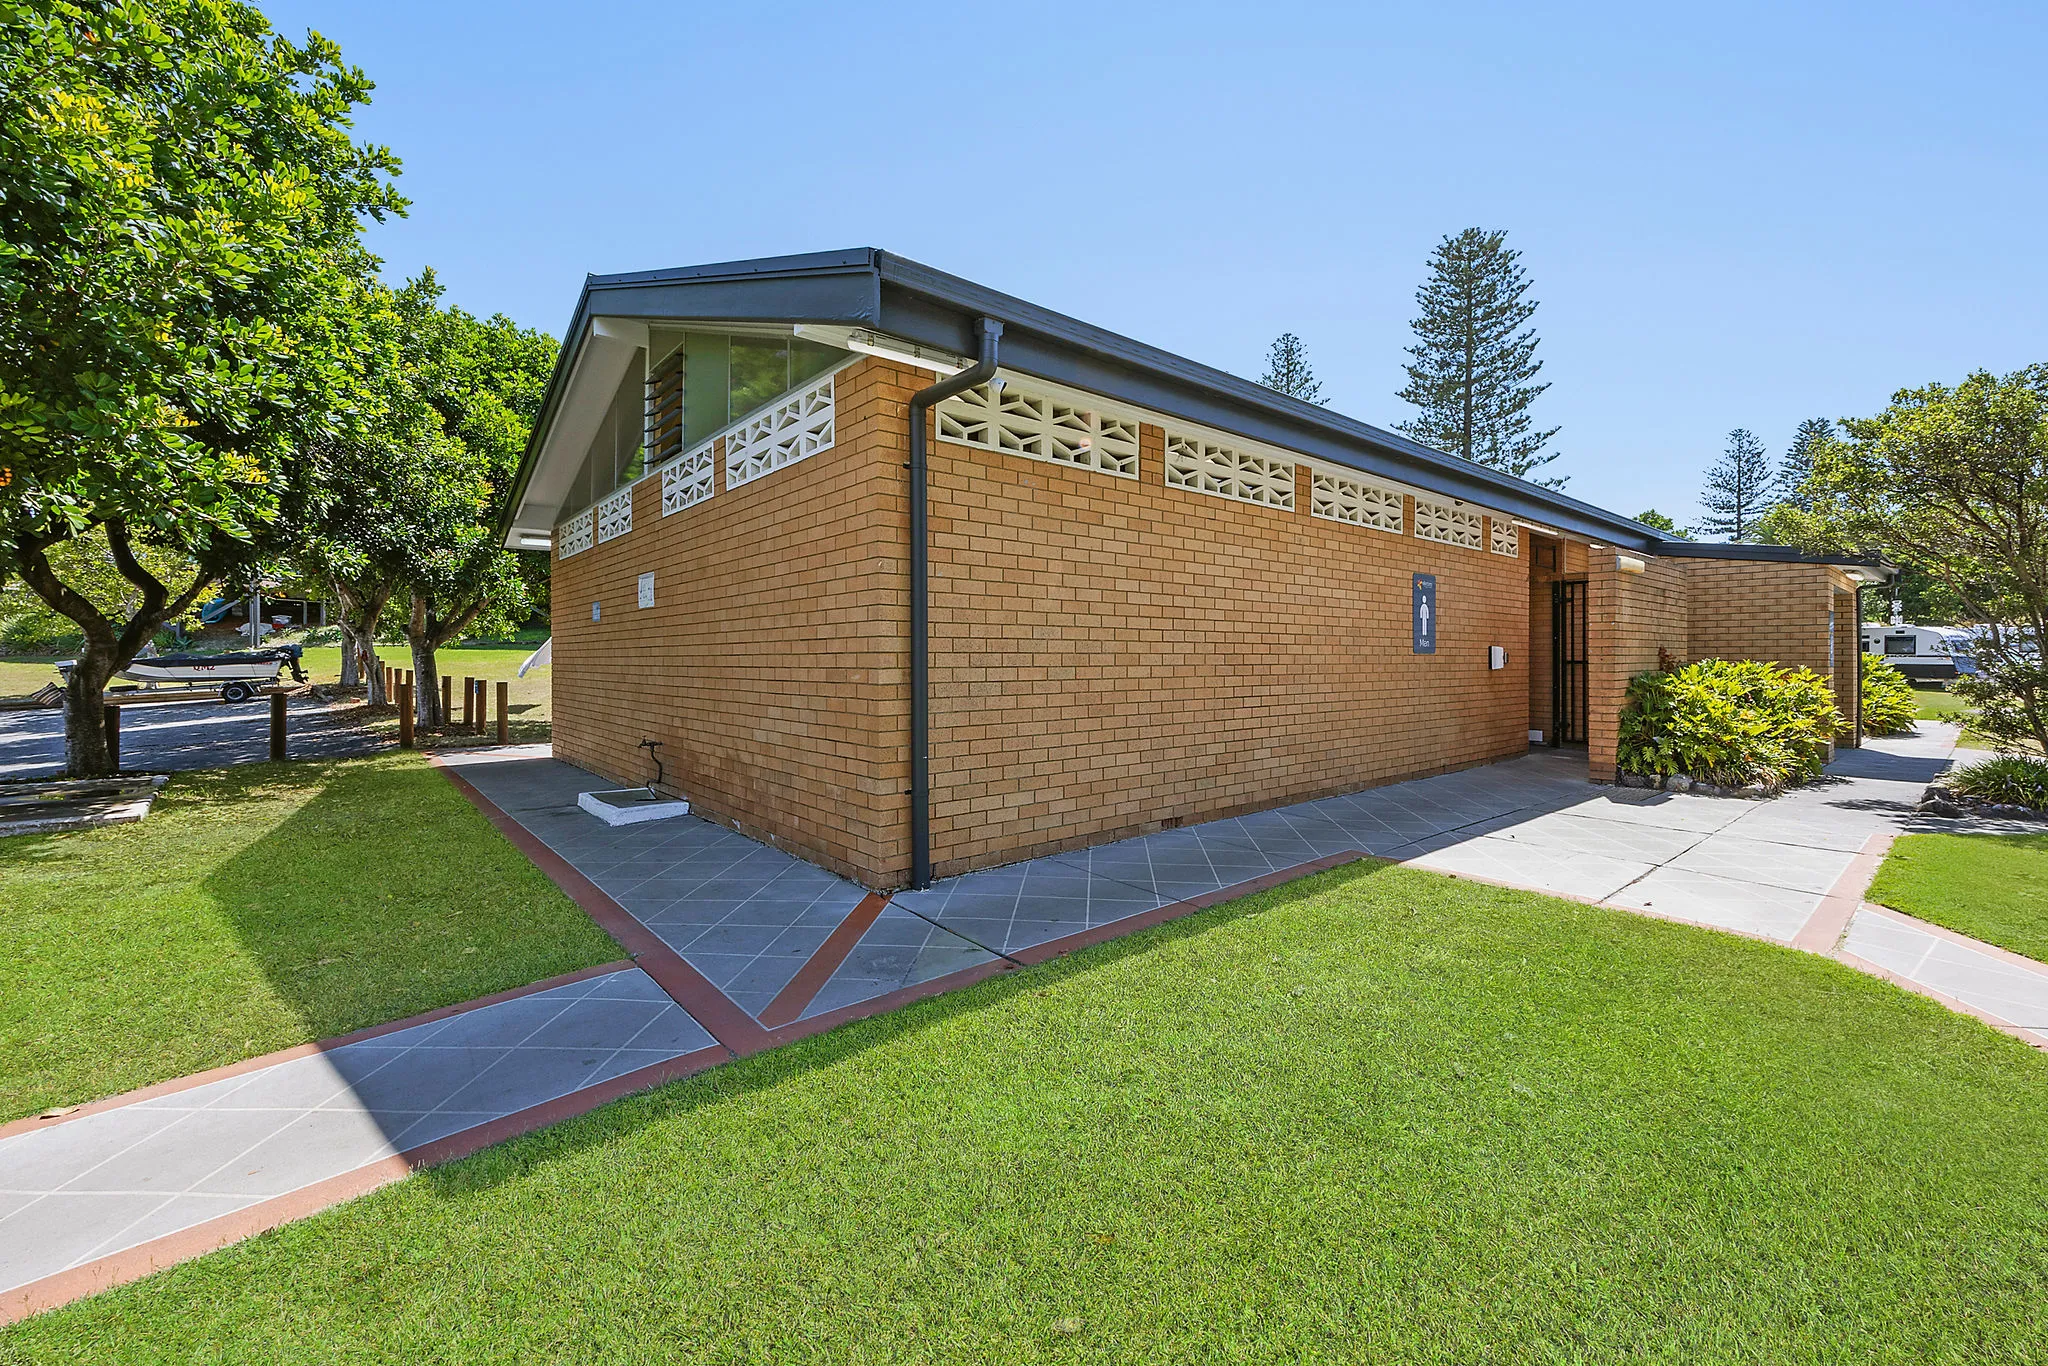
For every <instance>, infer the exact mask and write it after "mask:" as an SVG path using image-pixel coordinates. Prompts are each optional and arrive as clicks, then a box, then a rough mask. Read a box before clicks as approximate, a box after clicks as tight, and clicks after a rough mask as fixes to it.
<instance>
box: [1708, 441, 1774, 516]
mask: <svg viewBox="0 0 2048 1366" xmlns="http://www.w3.org/2000/svg"><path fill="white" fill-rule="evenodd" d="M1771 487H1772V475H1771V461H1770V457H1769V456H1767V455H1765V454H1764V445H1763V442H1761V441H1758V440H1757V439H1756V437H1755V435H1754V434H1752V433H1751V432H1750V431H1749V430H1748V429H1747V428H1743V427H1737V428H1736V429H1735V430H1734V431H1732V432H1730V433H1728V447H1727V449H1726V450H1725V451H1723V452H1722V453H1721V458H1720V459H1719V460H1718V461H1716V462H1715V463H1714V465H1713V467H1712V468H1710V469H1709V470H1708V471H1707V485H1706V488H1705V490H1704V491H1703V492H1702V493H1701V494H1700V506H1701V507H1703V508H1705V509H1706V516H1704V517H1702V518H1701V519H1700V525H1699V529H1700V531H1702V532H1704V533H1705V534H1707V535H1709V536H1726V537H1727V538H1728V539H1729V540H1731V541H1746V540H1750V539H1752V538H1753V537H1754V536H1755V535H1756V530H1757V523H1758V521H1759V520H1760V519H1761V518H1762V517H1763V515H1764V514H1765V513H1766V512H1768V511H1770V509H1771V508H1772V507H1773V506H1774V505H1775V503H1776V499H1775V498H1774V497H1773V496H1772V491H1771Z"/></svg>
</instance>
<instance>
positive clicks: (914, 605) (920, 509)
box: [910, 318, 1003, 890]
mask: <svg viewBox="0 0 2048 1366" xmlns="http://www.w3.org/2000/svg"><path fill="white" fill-rule="evenodd" d="M975 331H976V332H977V333H979V335H980V339H981V359H980V360H978V361H976V362H975V363H974V364H973V365H970V366H969V367H967V369H965V370H962V371H961V372H960V373H959V374H957V375H954V376H952V377H951V378H950V379H942V380H940V381H939V382H938V383H937V384H934V385H931V386H930V387H928V388H924V389H920V390H918V391H917V392H916V393H915V394H912V395H911V397H910V886H911V889H912V890H919V889H922V888H925V887H929V886H931V885H932V756H931V739H932V600H931V590H932V583H931V570H932V545H931V488H930V479H929V477H928V476H929V469H928V466H927V462H926V458H925V445H926V442H927V439H928V438H927V437H926V435H925V414H927V413H929V412H930V411H931V408H932V405H933V404H935V403H937V402H939V401H940V400H942V399H948V398H951V397H952V396H953V395H955V394H957V393H959V392H960V391H961V390H963V389H972V388H973V387H974V386H975V385H977V384H986V383H987V382H988V381H990V380H992V379H994V378H995V374H996V349H997V342H998V340H999V339H1000V338H1001V337H1002V335H1003V325H1002V324H1001V323H999V322H997V321H996V320H995V319H994V318H983V319H981V320H980V321H979V322H978V323H976V324H975Z"/></svg>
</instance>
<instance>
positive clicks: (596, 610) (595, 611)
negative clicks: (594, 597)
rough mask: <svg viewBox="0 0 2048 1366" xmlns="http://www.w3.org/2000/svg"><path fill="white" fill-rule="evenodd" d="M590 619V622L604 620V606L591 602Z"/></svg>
mask: <svg viewBox="0 0 2048 1366" xmlns="http://www.w3.org/2000/svg"><path fill="white" fill-rule="evenodd" d="M590 619H591V620H592V621H603V620H604V606H603V604H602V603H595V602H593V603H591V604H590Z"/></svg>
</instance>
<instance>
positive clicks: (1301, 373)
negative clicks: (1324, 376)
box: [1259, 332, 1330, 403]
mask: <svg viewBox="0 0 2048 1366" xmlns="http://www.w3.org/2000/svg"><path fill="white" fill-rule="evenodd" d="M1259 383H1261V384H1263V385H1265V386H1266V387H1267V388H1268V389H1274V390H1277V391H1279V392H1280V393H1283V394H1285V395H1287V397H1289V398H1298V399H1301V400H1302V401H1303V402H1305V403H1328V402H1329V401H1330V400H1328V399H1326V398H1324V397H1323V382H1322V381H1321V380H1319V379H1317V378H1316V372H1315V371H1314V370H1312V369H1310V368H1309V363H1308V352H1307V350H1306V348H1304V347H1303V346H1302V344H1301V338H1299V337H1297V336H1295V335H1294V334H1293V333H1292V332H1282V333H1281V334H1280V335H1279V336H1278V337H1276V338H1274V339H1273V345H1272V346H1271V347H1269V348H1267V351H1266V373H1265V374H1263V375H1260V376H1259Z"/></svg>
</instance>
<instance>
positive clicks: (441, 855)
mask: <svg viewBox="0 0 2048 1366" xmlns="http://www.w3.org/2000/svg"><path fill="white" fill-rule="evenodd" d="M621 956H623V955H622V954H621V952H620V950H619V948H618V947H617V945H615V944H614V943H613V942H612V941H611V938H610V936H608V935H606V934H605V933H604V932H603V931H601V930H599V929H598V928H597V927H596V926H594V925H593V924H591V922H590V921H589V919H588V918H587V917H585V916H584V914H583V913H582V912H581V911H580V910H578V909H577V908H576V906H575V904H574V903H573V902H571V901H570V900H569V899H568V898H567V897H565V896H564V895H562V893H561V892H559V891H557V890H556V889H555V887H554V885H553V884H552V883H550V882H549V881H548V880H547V878H545V877H544V876H542V875H541V873H540V872H539V871H538V870H537V869H535V868H534V867H533V865H532V864H530V863H528V862H527V860H526V859H525V857H524V856H522V855H521V854H520V853H519V852H518V851H517V850H515V849H514V848H512V846H511V845H510V844H508V843H506V842H505V840H504V839H503V838H502V837H501V836H500V835H499V834H498V833H497V832H496V831H495V830H493V829H492V828H491V827H490V825H489V823H488V822H486V821H485V820H484V818H483V817H482V815H480V814H479V813H478V812H477V810H476V809H475V808H474V807H472V806H471V805H470V804H469V803H468V802H467V801H466V800H464V799H463V797H462V796H461V794H460V793H458V792H457V791H456V790H455V788H454V787H453V785H451V784H450V783H449V782H448V780H447V779H446V778H445V777H443V776H442V775H441V774H440V773H437V772H435V771H434V770H433V769H432V768H430V767H428V766H427V764H426V762H425V761H424V760H422V759H420V758H418V757H417V756H413V755H395V754H394V755H385V756H380V757H377V758H372V759H355V760H347V761H341V762H330V763H316V762H311V761H306V762H299V763H292V764H279V765H272V764H249V765H243V766H239V767H236V768H230V769H221V770H216V771H212V772H206V773H190V774H182V775H179V776H178V777H175V778H173V779H172V780H171V783H170V785H169V786H168V787H166V788H165V789H164V791H163V793H162V795H161V796H160V797H159V798H158V799H157V803H156V807H155V809H154V810H153V811H152V812H151V813H150V815H149V818H148V819H147V820H145V821H143V822H142V823H140V824H139V825H127V826H116V827H110V828H108V829H104V830H94V831H81V832H78V833H75V834H66V835H47V836H26V835H23V836H13V837H11V838H8V839H6V840H4V841H0V1060H4V1062H5V1065H4V1066H0V1120H6V1119H13V1118H16V1117H18V1116H21V1115H25V1114H34V1113H36V1112H37V1111H40V1110H42V1109H44V1108H46V1107H49V1106H54V1105H65V1104H72V1103H75V1102H79V1101H86V1100H91V1099H94V1098H95V1097H98V1096H104V1095H108V1094H112V1093H116V1092H120V1091H125V1090H129V1089H131V1088H133V1087H137V1086H142V1085H146V1084H148V1083H150V1082H153V1081H160V1080H163V1079H164V1078H167V1077H176V1076H182V1075H184V1074H186V1073H188V1072H194V1071H198V1070H199V1069H201V1068H206V1067H214V1066H218V1065H220V1064H222V1063H227V1062H233V1061H235V1060H236V1059H239V1058H246V1057H250V1056H253V1055H255V1054H258V1053H264V1052H268V1051H270V1050H272V1049H276V1048H284V1047H288V1046H290V1045H292V1044H296V1043H304V1042H306V1041H307V1040H310V1039H317V1038H324V1037H327V1036H330V1035H334V1034H340V1033H345V1032H347V1031H349V1030H352V1029H358V1028H361V1027H363V1026H365V1025H371V1024H377V1023H380V1022H382V1021H385V1020H391V1019H396V1018H398V1017H400V1016H404V1015H410V1014H413V1013H415V1012H417V1011H422V1010H430V1009H433V1008H434V1007H436V1006H442V1005H448V1004H450V1003H452V1002H455V1001H466V1000H469V999H470V998H472V997H475V996H481V995H483V994H485V993H487V992H492V991H500V990H503V989H504V988H506V987H514V986H520V985H523V984H525V983H527V982H532V981H537V980H538V979H540V978H543V977H549V976H553V975H554V974H556V973H561V972H569V971H572V970H574V969H576V968H580V967H586V966H588V965H590V964H592V963H603V962H608V961H610V960H612V959H615V958H619V957H621Z"/></svg>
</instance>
